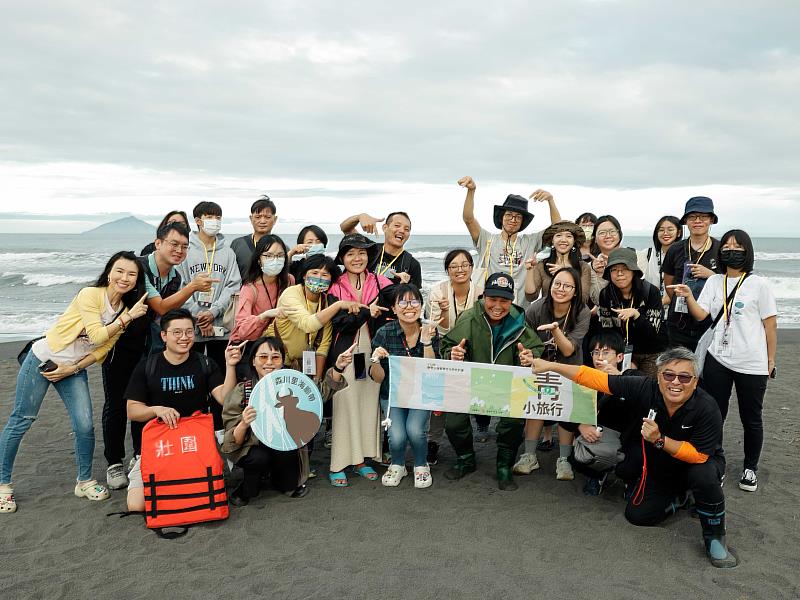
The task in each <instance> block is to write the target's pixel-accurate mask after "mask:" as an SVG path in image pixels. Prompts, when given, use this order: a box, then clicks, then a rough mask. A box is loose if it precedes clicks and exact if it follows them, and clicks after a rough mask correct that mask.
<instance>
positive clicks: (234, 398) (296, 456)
mask: <svg viewBox="0 0 800 600" xmlns="http://www.w3.org/2000/svg"><path fill="white" fill-rule="evenodd" d="M248 356H249V359H248V369H249V373H248V377H247V378H246V379H245V380H244V381H242V382H240V383H239V384H238V385H237V386H236V387H235V388H234V389H233V390H232V391H231V392H230V393H229V394H228V395H227V396H226V397H225V404H224V406H223V408H222V420H223V423H224V425H225V438H224V440H223V442H222V452H223V453H224V454H226V455H227V457H228V458H229V459H230V460H231V461H233V462H234V463H236V465H237V466H239V467H241V468H242V470H243V471H244V480H243V481H242V484H241V485H240V486H239V487H238V488H237V489H236V490H235V491H234V492H233V494H232V495H231V498H230V501H231V503H232V504H234V505H236V506H244V505H246V504H247V503H248V502H249V501H250V499H251V498H255V497H256V496H258V494H259V491H260V486H261V479H262V476H263V475H269V478H270V481H272V485H274V486H275V487H276V488H277V489H278V490H279V491H281V492H283V493H285V494H289V495H290V496H291V497H292V498H302V497H303V496H305V495H306V494H307V493H308V488H307V487H306V485H305V482H306V480H307V479H308V451H307V450H306V448H305V447H303V448H299V449H297V450H288V451H280V450H273V449H272V448H268V447H267V446H265V445H264V444H262V443H261V442H260V441H259V440H258V438H257V437H256V436H255V435H254V434H253V431H252V430H251V429H250V425H251V424H252V423H253V421H255V420H256V411H255V409H254V408H253V407H252V406H250V405H249V402H250V392H251V391H252V389H253V386H254V385H255V384H256V383H257V382H258V381H259V380H260V379H261V378H262V377H264V376H266V375H269V374H270V373H272V372H273V371H277V370H278V369H282V368H283V362H284V359H285V358H286V349H285V348H284V347H283V344H282V343H281V342H280V340H278V339H277V338H274V337H262V338H259V339H257V340H256V341H255V342H253V344H252V347H251V348H250V353H249V355H248Z"/></svg>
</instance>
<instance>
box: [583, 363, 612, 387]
mask: <svg viewBox="0 0 800 600" xmlns="http://www.w3.org/2000/svg"><path fill="white" fill-rule="evenodd" d="M575 383H577V384H580V385H582V386H584V387H588V388H591V389H593V390H597V391H598V392H603V393H605V394H610V393H611V389H610V388H609V387H608V373H603V372H602V371H598V370H597V369H591V368H589V367H587V366H586V365H581V368H580V369H579V370H578V375H577V377H575Z"/></svg>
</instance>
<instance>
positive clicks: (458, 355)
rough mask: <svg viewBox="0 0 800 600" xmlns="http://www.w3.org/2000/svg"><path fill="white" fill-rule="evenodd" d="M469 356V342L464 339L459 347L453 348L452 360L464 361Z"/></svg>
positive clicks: (451, 351)
mask: <svg viewBox="0 0 800 600" xmlns="http://www.w3.org/2000/svg"><path fill="white" fill-rule="evenodd" d="M466 355H467V340H465V339H462V340H461V342H459V344H458V346H453V348H452V349H451V350H450V360H457V361H463V360H464V357H465V356H466Z"/></svg>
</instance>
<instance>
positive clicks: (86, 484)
mask: <svg viewBox="0 0 800 600" xmlns="http://www.w3.org/2000/svg"><path fill="white" fill-rule="evenodd" d="M75 495H76V496H77V497H78V498H86V499H87V500H93V501H95V502H97V501H99V500H107V499H108V497H109V496H110V495H111V494H110V493H109V492H108V488H106V486H104V485H102V484H99V483H97V480H96V479H90V480H89V481H79V482H78V483H77V484H75Z"/></svg>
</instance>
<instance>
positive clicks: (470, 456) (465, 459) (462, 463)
mask: <svg viewBox="0 0 800 600" xmlns="http://www.w3.org/2000/svg"><path fill="white" fill-rule="evenodd" d="M477 468H478V467H477V465H476V463H475V453H474V452H469V453H467V454H460V455H459V456H458V458H456V464H455V465H453V466H452V467H450V468H449V469H447V471H445V472H444V478H445V479H449V480H450V481H458V480H459V479H461V478H462V477H464V476H465V475H469V474H470V473H474V472H475V469H477Z"/></svg>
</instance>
